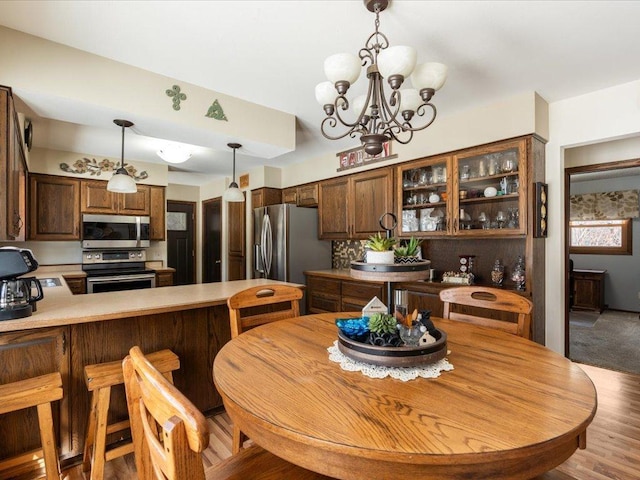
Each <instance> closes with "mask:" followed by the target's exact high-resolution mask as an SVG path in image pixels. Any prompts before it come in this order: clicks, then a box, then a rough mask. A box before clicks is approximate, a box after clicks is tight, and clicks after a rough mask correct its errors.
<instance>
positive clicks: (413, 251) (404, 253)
mask: <svg viewBox="0 0 640 480" xmlns="http://www.w3.org/2000/svg"><path fill="white" fill-rule="evenodd" d="M421 244H422V240H418V239H417V238H416V237H411V239H410V240H409V241H408V242H407V243H406V244H405V245H400V246H399V247H396V248H395V250H394V253H395V256H396V257H415V256H416V255H417V254H418V248H420V245H421Z"/></svg>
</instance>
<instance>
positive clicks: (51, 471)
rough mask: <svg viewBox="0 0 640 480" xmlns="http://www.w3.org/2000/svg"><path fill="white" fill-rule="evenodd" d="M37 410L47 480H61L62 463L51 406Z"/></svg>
mask: <svg viewBox="0 0 640 480" xmlns="http://www.w3.org/2000/svg"><path fill="white" fill-rule="evenodd" d="M37 408H38V423H39V425H40V441H41V442H42V453H43V456H44V466H45V469H46V471H47V480H60V463H59V460H58V451H57V448H56V436H55V432H54V430H53V416H52V415H51V404H50V403H43V404H41V405H38V407H37Z"/></svg>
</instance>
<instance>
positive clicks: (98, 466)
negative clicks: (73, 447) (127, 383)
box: [91, 387, 111, 480]
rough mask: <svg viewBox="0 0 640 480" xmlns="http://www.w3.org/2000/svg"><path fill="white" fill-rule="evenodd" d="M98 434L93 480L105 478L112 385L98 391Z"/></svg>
mask: <svg viewBox="0 0 640 480" xmlns="http://www.w3.org/2000/svg"><path fill="white" fill-rule="evenodd" d="M97 394H98V400H97V405H96V406H97V409H98V410H97V412H96V436H95V442H94V445H93V456H92V461H91V480H103V478H104V464H105V461H106V459H105V452H106V449H107V415H108V413H109V401H110V399H111V387H105V388H101V389H99V390H98V392H97Z"/></svg>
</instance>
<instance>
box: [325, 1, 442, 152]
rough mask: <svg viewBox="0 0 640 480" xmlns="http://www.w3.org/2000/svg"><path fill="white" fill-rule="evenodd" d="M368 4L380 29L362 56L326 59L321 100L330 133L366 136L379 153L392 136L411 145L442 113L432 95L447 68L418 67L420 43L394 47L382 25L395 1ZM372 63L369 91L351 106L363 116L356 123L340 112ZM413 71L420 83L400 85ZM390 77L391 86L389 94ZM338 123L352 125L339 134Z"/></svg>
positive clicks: (334, 137)
mask: <svg viewBox="0 0 640 480" xmlns="http://www.w3.org/2000/svg"><path fill="white" fill-rule="evenodd" d="M364 4H365V6H366V7H367V9H368V10H369V11H370V12H373V13H375V14H376V21H375V32H374V33H373V34H371V36H370V37H369V38H368V39H367V42H366V43H365V46H364V48H362V49H360V53H359V55H358V56H356V55H354V54H351V53H339V54H336V55H332V56H330V57H329V58H327V59H326V60H325V62H324V72H325V75H326V76H327V78H328V79H329V81H328V82H323V83H320V84H318V85H317V86H316V99H317V100H318V103H320V105H322V106H323V108H324V111H325V113H326V114H327V116H326V117H325V119H324V120H323V121H322V125H321V130H322V134H323V135H324V136H325V137H326V138H328V139H330V140H338V139H340V138H344V137H346V136H347V135H349V136H351V137H352V138H355V137H356V135H360V140H361V141H362V144H363V145H364V150H365V152H367V153H368V154H370V155H377V154H379V153H381V152H382V144H383V143H384V142H386V141H387V140H391V139H394V140H396V141H398V142H400V143H403V144H407V143H409V142H410V141H411V139H412V138H413V132H417V131H419V130H424V129H425V128H427V127H428V126H429V125H431V124H432V123H433V121H434V120H435V118H436V113H437V112H436V107H435V106H434V105H433V104H432V103H430V100H431V98H432V97H433V95H434V94H435V92H436V90H438V89H439V88H440V87H442V85H444V82H445V80H446V78H447V67H446V66H445V65H443V64H441V63H424V64H421V65H417V66H416V56H417V54H416V51H415V49H414V48H412V47H406V46H395V47H390V46H389V40H387V37H386V36H385V35H384V34H383V33H382V32H380V31H379V30H378V27H379V26H380V12H382V11H383V10H385V9H386V8H387V6H388V5H389V0H364ZM367 64H369V66H368V67H367V78H368V79H369V86H368V90H367V93H366V95H362V96H360V97H358V98H356V99H355V100H354V101H353V106H352V108H351V111H352V112H354V113H353V115H357V118H356V119H355V121H354V122H353V123H351V122H349V121H348V120H347V119H345V118H344V117H343V116H342V115H341V114H340V111H341V110H342V111H348V110H350V108H349V107H350V102H349V100H348V99H347V97H346V93H347V91H348V90H349V87H350V86H351V84H353V83H354V82H355V81H356V80H357V79H358V76H359V75H360V71H361V69H362V67H363V66H365V65H367ZM409 76H411V83H412V84H413V87H414V88H405V89H402V90H401V89H400V87H401V86H402V85H403V83H404V81H405V80H406V78H407V77H409ZM384 79H386V81H387V83H388V85H389V88H390V91H389V92H388V93H387V92H386V91H385V85H384V82H383V80H384ZM336 93H337V95H336ZM429 109H430V110H429ZM415 117H423V119H422V121H420V124H419V125H417V126H414V125H412V123H411V121H412V120H413V119H415ZM338 122H340V124H341V126H340V128H342V127H346V131H345V132H344V133H339V132H338V133H337V134H336V135H331V134H330V133H328V131H331V129H334V128H336V127H338Z"/></svg>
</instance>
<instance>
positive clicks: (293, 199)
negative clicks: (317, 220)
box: [282, 182, 318, 207]
mask: <svg viewBox="0 0 640 480" xmlns="http://www.w3.org/2000/svg"><path fill="white" fill-rule="evenodd" d="M282 203H293V204H296V205H297V206H298V207H317V206H318V183H317V182H316V183H308V184H306V185H300V186H297V187H289V188H285V189H283V190H282Z"/></svg>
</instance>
